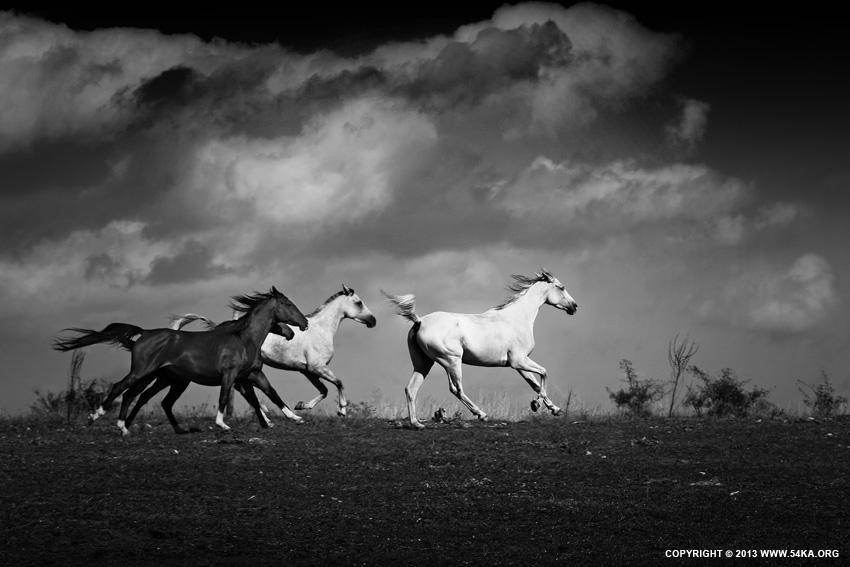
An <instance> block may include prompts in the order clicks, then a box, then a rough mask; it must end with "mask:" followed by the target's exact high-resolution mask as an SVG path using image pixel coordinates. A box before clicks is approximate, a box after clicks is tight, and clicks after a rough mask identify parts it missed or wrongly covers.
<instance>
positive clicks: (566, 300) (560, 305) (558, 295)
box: [536, 268, 578, 315]
mask: <svg viewBox="0 0 850 567" xmlns="http://www.w3.org/2000/svg"><path fill="white" fill-rule="evenodd" d="M536 275H537V279H538V280H539V281H541V282H543V283H545V284H546V285H548V286H549V289H548V291H547V292H546V299H545V300H544V301H545V302H546V303H548V304H549V305H551V306H552V307H554V308H555V309H560V310H561V311H566V312H567V314H568V315H572V314H573V313H575V312H576V311H577V310H578V304H577V303H576V302H575V300H574V299H573V298H572V296H571V295H570V294H569V293H567V289H566V288H565V287H564V284H562V283H561V282H560V281H558V278H556V277H555V276H553V275H552V274H550V273H549V272H547V271H546V269H545V268H541V270H540V273H539V274H536Z"/></svg>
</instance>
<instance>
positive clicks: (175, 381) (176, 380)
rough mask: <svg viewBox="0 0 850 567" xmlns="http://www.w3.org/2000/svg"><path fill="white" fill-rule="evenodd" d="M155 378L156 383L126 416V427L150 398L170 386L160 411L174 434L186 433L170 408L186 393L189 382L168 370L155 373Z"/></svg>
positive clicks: (140, 397)
mask: <svg viewBox="0 0 850 567" xmlns="http://www.w3.org/2000/svg"><path fill="white" fill-rule="evenodd" d="M156 377H157V378H156V382H154V384H153V386H151V387H150V388H148V389H147V390H145V392H144V393H143V394H142V395H141V396H139V401H138V402H136V405H135V406H134V407H133V411H132V412H130V415H129V416H127V423H126V426H127V427H129V426H130V425H131V424H132V423H133V419H135V417H136V414H137V413H138V412H139V410H140V409H142V407H143V406H144V405H145V404H146V403H148V402H149V401H150V399H151V398H153V397H154V396H155V395H156V394H158V393H159V392H161V391H162V390H164V389H165V388H167V387H169V386H170V387H171V390H169V392H168V394H166V396H165V398H163V400H162V402H161V405H162V410H163V411H164V412H165V416H166V417H167V418H168V422H169V423H170V424H171V427H172V428H173V429H174V432H175V433H186V430H185V429H183V428H181V427H180V424H178V423H177V419H176V418H175V417H174V414H173V413H172V411H171V408H172V407H173V406H174V402H176V401H177V399H178V398H179V397H180V396H181V395H182V394H183V392H185V391H186V388H188V387H189V380H186V379H184V378H181V377H180V376H177V375H176V374H174V373H173V372H171V371H169V370H168V369H161V370H160V371H159V372H158V373H157V375H156Z"/></svg>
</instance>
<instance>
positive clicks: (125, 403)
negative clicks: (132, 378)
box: [118, 372, 157, 435]
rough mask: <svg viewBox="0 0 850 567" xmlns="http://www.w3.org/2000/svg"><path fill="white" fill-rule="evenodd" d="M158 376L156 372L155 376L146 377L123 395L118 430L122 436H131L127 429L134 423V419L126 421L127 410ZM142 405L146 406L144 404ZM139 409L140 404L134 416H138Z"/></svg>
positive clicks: (137, 405)
mask: <svg viewBox="0 0 850 567" xmlns="http://www.w3.org/2000/svg"><path fill="white" fill-rule="evenodd" d="M156 376H157V373H156V372H154V373H153V374H150V375H148V376H145V377H144V378H142V379H141V380H139V381H138V382H136V383H135V384H133V385H132V386H130V387H129V388H127V390H126V391H125V392H124V394H122V396H121V411H120V412H118V429H120V430H121V433H122V434H124V435H129V434H130V430H129V429H127V428H128V427H129V426H130V423H132V421H133V418H132V417H131V418H129V420H126V421H125V418H126V416H127V409H128V408H129V407H130V404H131V403H133V399H134V398H135V397H136V396H138V395H139V394H140V393H141V392H142V391H143V390H144V389H145V387H146V386H147V385H148V384H150V383H151V382H152V381H153V379H154V378H156ZM143 396H144V394H143ZM146 401H147V400H146ZM142 405H144V403H143V404H142ZM139 407H141V406H139V404H136V410H135V411H134V412H133V413H132V415H136V412H137V411H139V409H138V408H139Z"/></svg>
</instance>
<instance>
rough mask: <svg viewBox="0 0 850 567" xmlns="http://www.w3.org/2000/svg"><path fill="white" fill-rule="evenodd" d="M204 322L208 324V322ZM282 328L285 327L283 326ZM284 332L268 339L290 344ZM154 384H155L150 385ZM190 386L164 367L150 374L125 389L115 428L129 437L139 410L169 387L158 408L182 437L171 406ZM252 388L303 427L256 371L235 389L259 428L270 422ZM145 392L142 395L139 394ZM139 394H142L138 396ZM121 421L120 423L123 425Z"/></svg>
mask: <svg viewBox="0 0 850 567" xmlns="http://www.w3.org/2000/svg"><path fill="white" fill-rule="evenodd" d="M207 321H209V320H208V319H207ZM209 323H210V326H209V328H208V329H209V330H218V331H223V332H226V331H227V329H229V328H232V327H233V325H235V324H236V320H233V321H225V322H224V323H221V324H219V325H217V326H216V325H215V324H214V323H212V322H211V321H209ZM284 327H285V326H284ZM171 328H172V329H174V330H179V329H180V328H179V327H176V326H172V327H171ZM285 328H286V333H285V334H284V332H282V329H281V328H280V327H278V326H277V325H273V326H272V330H271V332H270V333H269V335H273V334H274V335H280V336H281V337H283V339H282V340H290V338H287V337H292V335H293V331H292V330H291V329H290V328H289V327H285ZM154 380H156V381H155V382H153V381H154ZM151 382H153V385H152V386H151V387H150V388H148V389H147V390H145V388H146V387H147V386H148V385H149V384H150V383H151ZM189 384H191V380H188V379H186V378H184V377H183V376H181V375H180V374H178V373H177V372H175V371H174V370H173V369H172V367H170V366H163V367H162V368H160V369H158V370H157V371H155V372H153V373H152V374H150V375H149V376H148V377H147V378H145V379H144V380H139V381H138V382H136V383H135V384H133V386H132V387H130V388H128V389H127V391H126V392H124V395H123V396H122V398H121V411H120V413H119V415H120V419H119V422H118V426H119V427H122V425H123V428H122V432H124V435H128V434H129V433H130V431H129V427H130V426H131V425H132V423H133V420H134V419H135V418H136V414H137V413H139V410H140V409H142V407H143V406H144V405H145V404H147V403H148V401H150V399H151V398H153V397H154V396H155V395H156V394H158V393H159V392H161V391H162V390H164V389H165V388H166V387H169V386H170V387H171V389H170V390H169V391H168V393H167V394H166V395H165V397H164V398H163V399H162V402H161V405H162V410H163V412H165V416H166V417H167V418H168V422H169V423H171V427H172V428H173V429H174V432H175V433H178V434H182V433H186V432H187V431H186V430H185V429H183V428H182V427H180V424H179V423H178V422H177V418H176V417H174V412H173V411H172V408H173V407H174V403H175V402H176V401H177V399H178V398H180V396H181V395H182V394H183V392H185V391H186V388H188V387H189ZM254 386H256V387H258V388H259V389H260V390H261V391H263V392H264V393H265V394H266V395H267V396H268V397H269V398H270V399H271V400H272V402H274V403H275V404H276V405H277V406H278V407H279V408H280V410H281V411H282V412H283V414H284V415H285V416H286V417H288V418H289V419H291V420H292V421H294V422H296V423H303V422H304V419H303V418H301V417H300V416H298V415H296V414H295V413H293V412H292V410H290V409H289V406H287V405H286V402H284V401H283V400H282V399H281V398H280V397H279V396H278V394H277V392H276V391H275V390H274V388H272V386H271V385H270V384H269V382H268V379H267V378H266V375H265V374H264V373H263V371H262V370H255V371H254V372H252V373H251V374H250V375H249V376H248V377H247V378H243V379H237V380H236V382H235V383H234V388H235V389H236V390H237V391H238V392H239V393H240V394H242V397H243V398H245V400H246V401H247V402H248V404H249V405H250V406H251V407H252V408H253V410H254V413H256V415H257V419H258V420H259V422H260V427H262V428H264V429H265V428H268V427H271V426H272V423H271V421H269V419H268V416H267V415H266V413H265V411H263V408H262V407H261V405H260V401H259V400H258V399H257V394H256V392H255V391H254ZM142 390H144V392H142ZM139 394H141V395H140V396H139ZM136 396H139V399H138V401H137V402H136V405H135V406H133V409H132V410H131V411H130V412H129V413H128V412H127V410H128V409H129V407H130V404H131V403H132V402H133V399H134V398H135V397H136ZM122 420H123V421H122Z"/></svg>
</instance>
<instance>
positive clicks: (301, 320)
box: [230, 287, 308, 340]
mask: <svg viewBox="0 0 850 567" xmlns="http://www.w3.org/2000/svg"><path fill="white" fill-rule="evenodd" d="M233 300H234V302H233V303H231V304H230V307H231V308H232V309H233V310H234V311H240V312H242V313H247V312H248V311H250V310H251V309H253V308H254V307H255V306H257V305H258V304H259V303H260V302H262V301H267V300H273V301H274V311H273V321H274V325H272V329H271V332H273V333H275V334H278V335H281V336H282V337H284V338H285V339H287V340H291V339H292V337H294V336H295V333H294V332H293V331H292V329H290V328H289V326H288V325H292V326H294V327H298V328H299V329H301V330H302V331H306V330H307V323H308V322H307V317H305V316H304V314H303V313H301V310H300V309H298V307H296V306H295V304H294V303H292V302H291V301H290V300H289V298H288V297H286V296H285V295H283V294H282V293H280V292H279V291H278V290H277V289H276V288H275V287H272V289H271V291H269V292H268V293H257V294H254V295H241V296H237V297H234V298H233Z"/></svg>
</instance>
